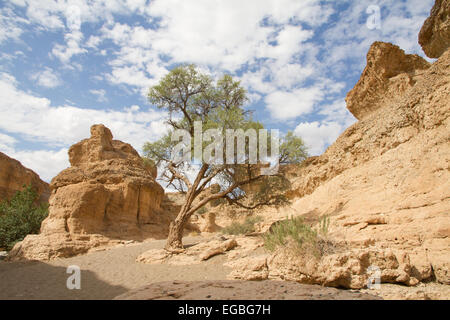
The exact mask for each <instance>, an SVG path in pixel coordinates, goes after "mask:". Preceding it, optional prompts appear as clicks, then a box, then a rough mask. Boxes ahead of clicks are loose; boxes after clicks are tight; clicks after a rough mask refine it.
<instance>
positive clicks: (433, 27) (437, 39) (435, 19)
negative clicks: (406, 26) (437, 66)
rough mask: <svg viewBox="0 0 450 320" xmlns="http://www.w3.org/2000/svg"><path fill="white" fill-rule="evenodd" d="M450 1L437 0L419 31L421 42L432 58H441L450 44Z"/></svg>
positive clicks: (426, 52)
mask: <svg viewBox="0 0 450 320" xmlns="http://www.w3.org/2000/svg"><path fill="white" fill-rule="evenodd" d="M449 12H450V1H449V0H436V3H435V4H434V7H433V9H432V10H431V14H430V17H429V18H428V19H427V20H426V21H425V23H424V25H423V27H422V30H420V33H419V43H420V45H421V46H422V49H423V51H424V52H425V54H426V55H427V56H428V57H430V58H439V57H440V56H441V55H442V54H443V53H444V52H445V51H446V50H447V49H448V47H449V46H450V45H449V44H450V19H449Z"/></svg>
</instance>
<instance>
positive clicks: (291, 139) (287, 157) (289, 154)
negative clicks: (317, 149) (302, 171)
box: [280, 131, 308, 164]
mask: <svg viewBox="0 0 450 320" xmlns="http://www.w3.org/2000/svg"><path fill="white" fill-rule="evenodd" d="M307 157H308V151H307V148H306V146H305V143H304V142H303V140H302V138H300V137H297V136H295V135H294V133H293V132H292V131H289V132H288V133H287V134H286V136H285V137H284V138H283V141H282V143H281V145H280V163H281V164H289V163H300V162H302V161H304V160H305V159H306V158H307Z"/></svg>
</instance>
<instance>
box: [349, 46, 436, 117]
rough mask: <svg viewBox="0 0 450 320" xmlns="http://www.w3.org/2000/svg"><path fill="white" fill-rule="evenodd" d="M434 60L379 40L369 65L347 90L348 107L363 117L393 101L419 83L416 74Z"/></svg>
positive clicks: (368, 59)
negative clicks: (348, 90) (416, 81)
mask: <svg viewBox="0 0 450 320" xmlns="http://www.w3.org/2000/svg"><path fill="white" fill-rule="evenodd" d="M429 67H430V64H429V63H428V62H427V61H426V60H425V59H423V58H421V57H420V56H418V55H412V54H405V52H404V51H403V50H402V49H400V48H399V47H398V46H395V45H393V44H390V43H385V42H375V43H373V44H372V46H371V47H370V50H369V53H368V54H367V66H366V68H365V69H364V72H363V74H362V76H361V78H360V80H359V81H358V83H357V84H356V86H355V87H354V88H353V90H351V91H350V92H349V93H348V94H347V98H346V102H347V108H348V110H349V111H350V112H351V113H352V114H353V115H354V116H355V117H356V118H357V119H359V120H361V119H364V118H366V117H367V116H369V115H370V114H371V113H373V112H374V111H376V110H377V109H379V108H382V107H383V106H384V105H385V104H386V103H392V102H393V100H395V98H397V97H399V96H402V95H403V94H404V93H405V91H407V90H408V89H410V88H411V87H413V86H414V84H415V78H416V77H417V76H418V75H420V74H421V72H422V71H423V70H426V69H428V68H429Z"/></svg>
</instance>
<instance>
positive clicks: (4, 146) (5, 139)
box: [0, 133, 17, 153]
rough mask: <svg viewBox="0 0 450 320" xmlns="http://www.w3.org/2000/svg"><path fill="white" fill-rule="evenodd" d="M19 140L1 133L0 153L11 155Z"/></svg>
mask: <svg viewBox="0 0 450 320" xmlns="http://www.w3.org/2000/svg"><path fill="white" fill-rule="evenodd" d="M16 143H17V140H16V139H15V138H13V137H11V136H9V135H6V134H3V133H0V151H2V152H4V153H11V152H12V151H13V150H14V145H15V144H16Z"/></svg>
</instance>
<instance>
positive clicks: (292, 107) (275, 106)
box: [265, 87, 323, 120]
mask: <svg viewBox="0 0 450 320" xmlns="http://www.w3.org/2000/svg"><path fill="white" fill-rule="evenodd" d="M322 98H323V92H322V89H321V88H319V87H311V88H300V89H296V90H294V91H292V92H282V91H276V92H273V93H270V94H268V95H267V96H266V98H265V102H266V105H267V109H268V110H269V111H270V113H271V115H272V117H274V118H275V119H279V120H286V119H293V118H296V117H298V116H301V115H303V114H307V113H310V112H312V111H313V110H314V106H315V105H316V104H317V103H318V102H319V101H321V100H322Z"/></svg>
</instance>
